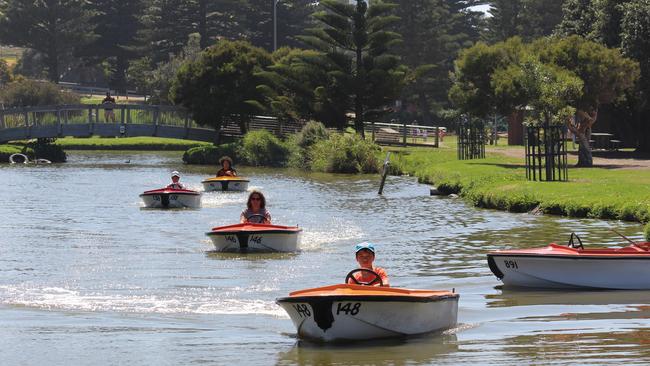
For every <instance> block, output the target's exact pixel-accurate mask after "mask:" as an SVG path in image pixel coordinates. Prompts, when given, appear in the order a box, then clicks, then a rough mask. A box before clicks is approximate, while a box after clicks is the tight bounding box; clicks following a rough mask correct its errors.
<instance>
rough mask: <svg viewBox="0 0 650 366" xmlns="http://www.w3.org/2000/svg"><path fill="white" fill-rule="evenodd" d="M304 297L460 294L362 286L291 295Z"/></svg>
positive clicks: (341, 285)
mask: <svg viewBox="0 0 650 366" xmlns="http://www.w3.org/2000/svg"><path fill="white" fill-rule="evenodd" d="M304 296H382V297H391V296H395V297H405V296H406V297H415V298H430V297H449V296H458V294H456V293H454V292H451V291H434V290H412V289H404V288H396V287H376V286H362V285H346V284H338V285H330V286H325V287H317V288H311V289H306V290H299V291H294V292H291V293H290V294H289V297H304Z"/></svg>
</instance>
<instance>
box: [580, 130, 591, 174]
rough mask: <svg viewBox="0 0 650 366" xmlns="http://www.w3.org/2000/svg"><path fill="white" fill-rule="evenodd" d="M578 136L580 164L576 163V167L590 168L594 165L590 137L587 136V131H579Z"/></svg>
mask: <svg viewBox="0 0 650 366" xmlns="http://www.w3.org/2000/svg"><path fill="white" fill-rule="evenodd" d="M576 137H577V138H578V164H576V167H582V168H590V167H592V166H594V160H593V157H592V155H591V146H590V145H589V137H587V133H586V131H585V132H578V133H577V134H576Z"/></svg>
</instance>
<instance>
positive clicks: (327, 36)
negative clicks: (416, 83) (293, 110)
mask: <svg viewBox="0 0 650 366" xmlns="http://www.w3.org/2000/svg"><path fill="white" fill-rule="evenodd" d="M320 5H321V6H323V8H324V9H325V10H323V11H320V12H317V13H315V14H314V17H315V18H316V19H317V20H318V21H319V22H321V24H322V27H320V28H315V29H311V30H310V31H309V35H308V36H303V37H301V40H303V41H304V42H306V43H307V44H308V45H310V46H312V47H314V48H315V49H316V50H318V51H320V52H321V53H322V55H323V57H324V59H325V60H326V62H325V65H327V70H328V73H329V75H330V77H331V78H332V79H333V81H332V83H333V84H335V85H337V86H338V87H340V88H341V89H339V90H342V91H344V96H346V97H347V101H346V102H345V103H344V104H342V105H341V106H340V107H341V109H342V110H348V111H352V112H354V115H355V120H354V126H355V129H356V131H357V133H359V134H360V135H361V136H364V119H365V118H366V117H367V116H370V115H378V114H381V113H382V112H383V109H384V108H385V106H386V105H387V104H389V103H390V102H391V101H393V100H395V99H396V98H397V97H398V96H399V93H400V91H401V86H402V81H403V77H404V72H403V70H400V68H399V59H398V58H397V56H395V55H392V54H391V53H390V52H389V48H390V47H391V46H392V45H394V44H395V42H397V41H398V40H399V35H398V34H396V33H395V32H391V31H389V30H388V27H389V26H391V24H393V23H394V22H395V21H397V17H396V16H392V15H390V13H391V11H392V10H393V9H394V8H395V4H392V3H386V2H383V1H379V0H377V1H373V3H372V6H370V7H368V4H367V2H366V1H365V0H358V1H357V2H356V5H352V4H346V3H342V2H340V1H337V0H323V1H321V2H320ZM326 87H327V86H323V87H322V88H326ZM320 94H329V95H331V92H327V91H326V90H323V89H321V90H320Z"/></svg>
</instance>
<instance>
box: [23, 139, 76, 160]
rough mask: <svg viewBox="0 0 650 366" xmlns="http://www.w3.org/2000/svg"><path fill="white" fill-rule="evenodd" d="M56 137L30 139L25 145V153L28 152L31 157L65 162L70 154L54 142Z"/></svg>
mask: <svg viewBox="0 0 650 366" xmlns="http://www.w3.org/2000/svg"><path fill="white" fill-rule="evenodd" d="M54 141H56V139H36V140H34V141H30V142H29V143H27V145H25V149H24V150H23V153H26V152H27V151H28V152H29V153H26V154H27V155H28V156H29V157H30V158H36V159H47V160H49V161H51V162H53V163H64V162H65V161H66V160H67V159H68V156H67V155H66V153H65V151H64V150H63V148H62V147H61V146H59V145H56V144H54Z"/></svg>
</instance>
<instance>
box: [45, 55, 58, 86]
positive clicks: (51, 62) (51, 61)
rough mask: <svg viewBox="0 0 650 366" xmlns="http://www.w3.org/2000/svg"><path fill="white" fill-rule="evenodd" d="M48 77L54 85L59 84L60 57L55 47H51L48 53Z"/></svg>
mask: <svg viewBox="0 0 650 366" xmlns="http://www.w3.org/2000/svg"><path fill="white" fill-rule="evenodd" d="M46 64H47V77H48V78H49V79H50V81H52V82H54V83H58V82H59V55H58V54H57V49H56V47H55V46H51V47H49V49H48V51H47V59H46Z"/></svg>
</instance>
